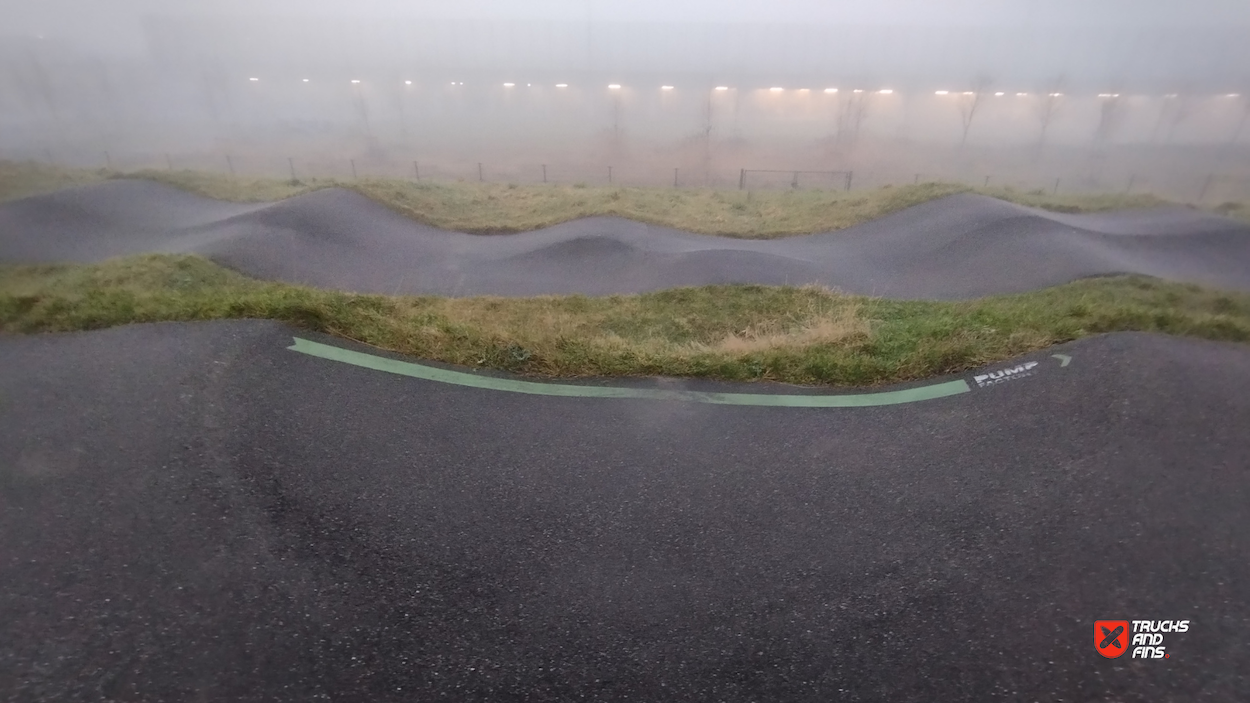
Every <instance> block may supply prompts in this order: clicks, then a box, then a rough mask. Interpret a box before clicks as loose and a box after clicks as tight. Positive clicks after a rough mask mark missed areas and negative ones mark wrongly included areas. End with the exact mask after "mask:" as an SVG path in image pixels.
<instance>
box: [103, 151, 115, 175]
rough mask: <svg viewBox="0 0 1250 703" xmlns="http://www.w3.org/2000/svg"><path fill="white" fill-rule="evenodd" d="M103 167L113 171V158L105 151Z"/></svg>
mask: <svg viewBox="0 0 1250 703" xmlns="http://www.w3.org/2000/svg"><path fill="white" fill-rule="evenodd" d="M104 167H105V168H107V169H108V170H110V171H112V170H113V157H111V156H109V153H108V152H107V151H106V152H104Z"/></svg>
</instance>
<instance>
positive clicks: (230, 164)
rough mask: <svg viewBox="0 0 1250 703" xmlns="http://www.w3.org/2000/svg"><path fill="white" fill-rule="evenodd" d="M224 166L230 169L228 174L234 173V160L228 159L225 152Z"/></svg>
mask: <svg viewBox="0 0 1250 703" xmlns="http://www.w3.org/2000/svg"><path fill="white" fill-rule="evenodd" d="M226 168H228V169H230V175H231V176H233V175H234V162H233V161H231V160H230V155H229V154H226Z"/></svg>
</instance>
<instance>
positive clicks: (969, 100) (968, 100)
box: [959, 76, 992, 146]
mask: <svg viewBox="0 0 1250 703" xmlns="http://www.w3.org/2000/svg"><path fill="white" fill-rule="evenodd" d="M991 83H992V81H990V79H989V78H987V77H985V76H981V77H979V78H977V80H976V81H975V83H974V84H973V88H972V90H968V91H964V92H963V93H962V94H961V95H960V96H959V115H960V117H961V118H962V119H963V125H964V134H963V137H962V138H961V139H960V140H959V146H963V145H964V144H966V143H968V130H969V129H971V128H972V121H973V120H974V119H976V117H977V108H979V107H981V98H983V97H985V95H986V93H987V92H988V91H989V88H990V85H991Z"/></svg>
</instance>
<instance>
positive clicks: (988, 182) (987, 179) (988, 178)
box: [981, 176, 990, 188]
mask: <svg viewBox="0 0 1250 703" xmlns="http://www.w3.org/2000/svg"><path fill="white" fill-rule="evenodd" d="M981 187H982V188H989V187H990V177H989V176H986V177H985V185H983V186H981Z"/></svg>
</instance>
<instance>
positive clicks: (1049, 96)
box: [1037, 76, 1064, 156]
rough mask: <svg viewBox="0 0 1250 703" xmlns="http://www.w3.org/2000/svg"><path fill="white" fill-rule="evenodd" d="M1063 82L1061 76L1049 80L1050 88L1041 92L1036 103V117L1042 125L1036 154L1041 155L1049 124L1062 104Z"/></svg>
mask: <svg viewBox="0 0 1250 703" xmlns="http://www.w3.org/2000/svg"><path fill="white" fill-rule="evenodd" d="M1063 82H1064V80H1063V76H1059V77H1058V78H1056V79H1055V80H1054V81H1053V82H1051V85H1050V88H1049V89H1048V90H1047V91H1046V92H1045V93H1043V94H1042V96H1041V99H1040V100H1039V101H1038V103H1037V119H1038V121H1039V122H1040V123H1041V127H1042V129H1041V132H1040V133H1039V134H1038V137H1037V154H1038V156H1040V155H1041V153H1042V149H1044V148H1045V147H1046V133H1047V132H1048V131H1049V130H1050V125H1051V123H1052V122H1054V120H1055V114H1056V113H1058V112H1059V108H1060V106H1061V105H1062V104H1063V103H1062V100H1063Z"/></svg>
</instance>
